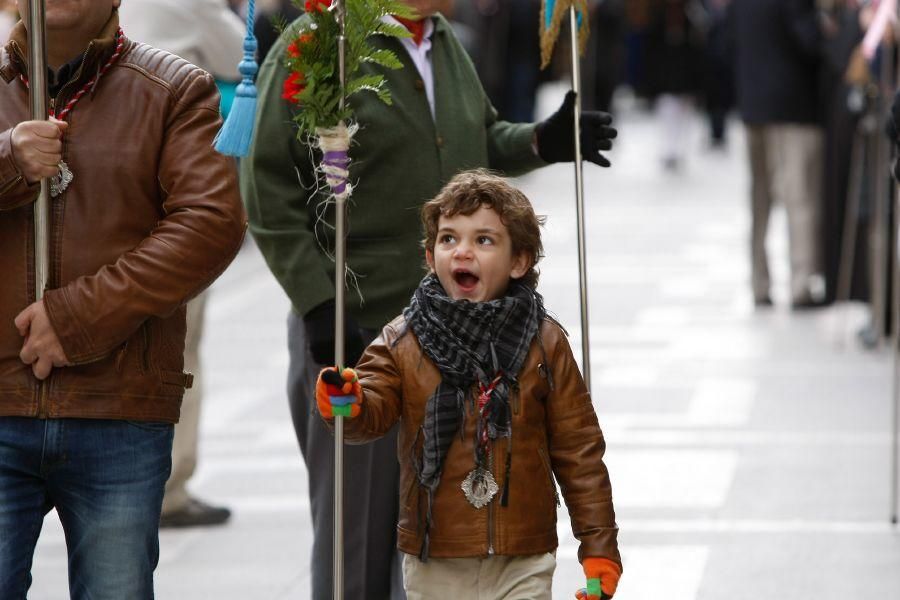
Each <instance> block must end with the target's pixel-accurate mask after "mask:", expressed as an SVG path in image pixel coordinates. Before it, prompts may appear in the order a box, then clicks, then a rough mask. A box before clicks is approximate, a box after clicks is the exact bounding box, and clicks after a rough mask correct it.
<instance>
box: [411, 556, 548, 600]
mask: <svg viewBox="0 0 900 600" xmlns="http://www.w3.org/2000/svg"><path fill="white" fill-rule="evenodd" d="M555 569H556V557H555V556H554V555H553V554H551V553H549V552H547V553H544V554H534V555H530V556H489V557H487V558H429V559H428V562H426V563H423V562H421V561H420V560H419V558H418V557H416V556H412V555H410V554H404V555H403V586H404V587H405V588H406V597H407V599H408V600H432V599H433V600H444V599H445V598H452V599H454V600H550V597H551V589H552V585H553V571H554V570H555Z"/></svg>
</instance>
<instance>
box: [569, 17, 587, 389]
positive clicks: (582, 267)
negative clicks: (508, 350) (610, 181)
mask: <svg viewBox="0 0 900 600" xmlns="http://www.w3.org/2000/svg"><path fill="white" fill-rule="evenodd" d="M585 18H586V17H585ZM569 25H570V27H569V29H571V32H572V90H574V91H575V115H574V117H575V118H574V119H573V123H574V127H575V210H576V218H577V226H578V285H579V288H580V291H581V370H582V372H583V373H584V383H585V385H586V386H587V389H588V392H590V391H591V340H590V329H589V326H588V293H587V251H586V249H585V234H584V173H583V167H584V165H583V164H582V157H581V66H580V64H579V58H578V13H577V11H576V10H575V6H574V5H573V6H570V7H569Z"/></svg>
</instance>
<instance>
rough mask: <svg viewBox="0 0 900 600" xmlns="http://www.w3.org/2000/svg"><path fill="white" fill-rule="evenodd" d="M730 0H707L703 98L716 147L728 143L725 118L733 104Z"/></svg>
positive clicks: (710, 138) (713, 143)
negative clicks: (728, 16)
mask: <svg viewBox="0 0 900 600" xmlns="http://www.w3.org/2000/svg"><path fill="white" fill-rule="evenodd" d="M730 1H731V0H706V3H705V6H706V13H707V19H708V27H707V30H706V44H705V56H706V70H705V82H704V84H705V85H704V101H705V104H706V116H707V119H708V120H709V141H710V145H711V146H712V147H713V148H722V147H724V146H725V144H726V142H727V139H726V128H725V126H726V120H727V117H728V112H729V111H730V110H731V108H732V106H733V104H734V67H733V65H732V62H731V57H730V54H729V40H728V22H727V12H728V4H729V2H730Z"/></svg>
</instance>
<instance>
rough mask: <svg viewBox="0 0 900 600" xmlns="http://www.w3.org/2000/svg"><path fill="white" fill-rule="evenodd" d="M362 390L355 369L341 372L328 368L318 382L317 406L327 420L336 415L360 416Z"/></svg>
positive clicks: (320, 374)
mask: <svg viewBox="0 0 900 600" xmlns="http://www.w3.org/2000/svg"><path fill="white" fill-rule="evenodd" d="M361 403H362V388H361V387H360V386H359V378H358V377H357V376H356V371H354V370H353V369H343V370H340V369H338V368H337V367H326V368H324V369H322V370H321V371H320V372H319V379H318V381H316V405H317V406H318V407H319V413H320V414H321V415H322V416H323V417H325V418H326V419H332V418H334V417H335V416H336V415H340V416H342V417H348V418H351V419H352V418H353V417H355V416H356V415H358V414H359V407H360V404H361Z"/></svg>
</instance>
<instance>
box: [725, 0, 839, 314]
mask: <svg viewBox="0 0 900 600" xmlns="http://www.w3.org/2000/svg"><path fill="white" fill-rule="evenodd" d="M729 19H730V22H729V26H730V27H731V28H732V31H733V36H734V44H735V46H734V51H735V72H736V81H737V97H738V106H739V108H740V111H741V116H742V117H743V119H744V123H745V124H746V127H747V141H748V149H749V158H750V173H751V178H752V190H751V207H752V234H751V253H752V254H751V256H752V262H751V267H752V285H753V299H754V301H755V303H756V305H757V306H768V305H771V304H772V299H771V296H770V289H769V288H770V280H769V267H768V258H767V255H766V246H765V243H766V232H767V231H768V225H769V215H770V213H771V210H772V206H773V205H774V204H775V203H781V204H782V205H783V206H784V207H785V209H786V210H787V220H788V229H789V248H790V263H791V284H790V288H791V289H790V298H791V306H792V307H793V308H795V309H802V308H810V307H813V306H817V305H820V304H821V302H822V300H823V296H824V290H823V289H822V288H823V287H824V286H823V285H822V283H821V276H820V269H821V267H820V261H819V236H820V230H819V227H820V218H821V203H822V160H823V131H822V125H821V118H820V111H819V108H820V102H819V97H818V90H819V82H818V73H819V62H820V59H821V44H822V35H821V31H820V29H819V21H818V13H817V10H816V6H815V3H814V0H732V4H731V7H730V14H729Z"/></svg>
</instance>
